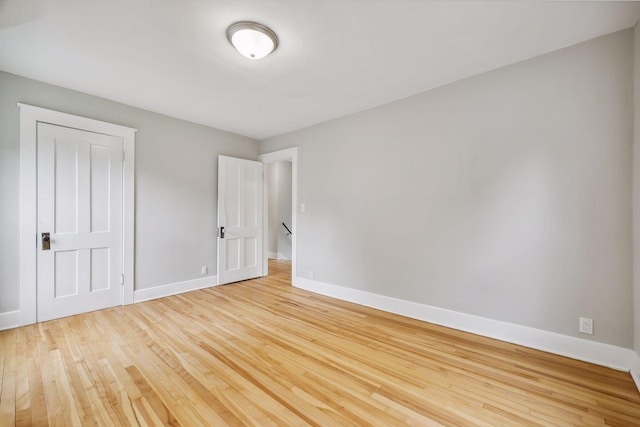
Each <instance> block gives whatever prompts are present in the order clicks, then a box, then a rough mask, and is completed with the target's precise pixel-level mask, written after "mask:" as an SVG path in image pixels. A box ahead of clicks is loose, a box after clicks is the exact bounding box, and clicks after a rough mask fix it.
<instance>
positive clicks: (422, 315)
mask: <svg viewBox="0 0 640 427" xmlns="http://www.w3.org/2000/svg"><path fill="white" fill-rule="evenodd" d="M294 286H296V287H298V288H301V289H305V290H308V291H311V292H315V293H318V294H322V295H326V296H330V297H333V298H338V299H341V300H345V301H349V302H353V303H356V304H360V305H364V306H367V307H373V308H377V309H380V310H384V311H388V312H391V313H396V314H400V315H403V316H407V317H411V318H413V319H418V320H423V321H425V322H430V323H435V324H438V325H442V326H447V327H449V328H453V329H458V330H461V331H465V332H471V333H473V334H477V335H482V336H485V337H489V338H495V339H498V340H501V341H507V342H510V343H513V344H519V345H522V346H525V347H530V348H534V349H537V350H543V351H547V352H550V353H555V354H558V355H561V356H567V357H570V358H572V359H578V360H582V361H585V362H590V363H595V364H597V365H602V366H606V367H609V368H613V369H617V370H621V371H630V370H632V367H633V366H634V365H633V362H634V361H637V363H638V364H639V365H638V368H637V370H636V371H635V374H636V377H635V378H634V379H635V380H636V381H639V380H640V377H637V375H638V374H640V358H638V355H637V354H636V353H635V352H634V351H633V350H631V349H628V348H624V347H618V346H615V345H610V344H604V343H600V342H596V341H589V340H585V339H581V338H576V337H571V336H568V335H562V334H558V333H555V332H549V331H544V330H541V329H535V328H531V327H528V326H521V325H516V324H513V323H507V322H502V321H499V320H493V319H487V318H485V317H480V316H475V315H471V314H466V313H460V312H457V311H453V310H447V309H444V308H439V307H434V306H430V305H426V304H419V303H415V302H411V301H406V300H401V299H398V298H393V297H388V296H384V295H378V294H373V293H370V292H366V291H361V290H358V289H350V288H346V287H343V286H337V285H332V284H329V283H322V282H318V281H314V280H309V279H305V278H302V277H296V278H295V280H294ZM636 384H637V383H636ZM639 389H640V387H639Z"/></svg>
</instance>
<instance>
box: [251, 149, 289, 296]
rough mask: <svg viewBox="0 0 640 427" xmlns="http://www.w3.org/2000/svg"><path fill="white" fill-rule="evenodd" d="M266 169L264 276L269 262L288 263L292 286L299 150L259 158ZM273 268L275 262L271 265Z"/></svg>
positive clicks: (273, 153)
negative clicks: (289, 263)
mask: <svg viewBox="0 0 640 427" xmlns="http://www.w3.org/2000/svg"><path fill="white" fill-rule="evenodd" d="M260 161H261V162H262V163H264V165H265V179H264V203H263V206H264V214H263V218H264V227H263V233H264V235H263V239H262V242H263V251H262V253H263V258H264V259H263V261H264V262H263V264H262V265H263V276H268V275H269V264H270V262H269V259H271V260H278V261H279V262H280V263H287V261H288V260H290V262H291V282H292V284H293V283H294V281H295V277H296V240H297V233H296V232H297V222H298V221H297V209H296V207H297V180H298V149H297V147H294V148H288V149H286V150H280V151H274V152H271V153H267V154H262V155H261V156H260ZM271 264H272V265H275V264H274V262H273V261H272V262H271Z"/></svg>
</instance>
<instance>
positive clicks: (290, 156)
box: [259, 147, 298, 285]
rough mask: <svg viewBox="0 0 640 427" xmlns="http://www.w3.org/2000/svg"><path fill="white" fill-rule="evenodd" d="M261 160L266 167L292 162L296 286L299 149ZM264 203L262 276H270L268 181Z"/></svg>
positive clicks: (285, 151)
mask: <svg viewBox="0 0 640 427" xmlns="http://www.w3.org/2000/svg"><path fill="white" fill-rule="evenodd" d="M259 159H260V161H261V162H262V163H264V164H265V165H267V164H269V163H276V162H281V161H285V160H290V161H291V231H292V233H291V283H292V284H294V285H295V280H296V259H297V243H296V242H297V236H298V147H292V148H286V149H284V150H278V151H273V152H270V153H265V154H261V155H260V156H259ZM263 188H264V190H263V195H262V198H263V202H262V206H263V207H262V209H263V214H262V221H263V226H262V233H263V237H262V275H263V276H267V275H269V261H268V259H267V257H268V253H269V252H268V247H267V245H268V244H269V243H268V242H269V240H268V238H267V237H268V236H267V233H269V225H268V224H267V221H268V220H269V210H268V209H269V206H268V201H269V186H268V183H267V180H266V179H265V180H263Z"/></svg>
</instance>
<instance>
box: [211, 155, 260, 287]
mask: <svg viewBox="0 0 640 427" xmlns="http://www.w3.org/2000/svg"><path fill="white" fill-rule="evenodd" d="M262 168H263V165H262V163H261V162H256V161H252V160H244V159H236V158H234V157H227V156H218V284H220V285H223V284H225V283H231V282H238V281H240V280H246V279H253V278H255V277H259V276H262V191H263V186H262Z"/></svg>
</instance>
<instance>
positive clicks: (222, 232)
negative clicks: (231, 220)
mask: <svg viewBox="0 0 640 427" xmlns="http://www.w3.org/2000/svg"><path fill="white" fill-rule="evenodd" d="M218 236H220V238H221V239H224V227H220V229H219V230H218Z"/></svg>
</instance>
